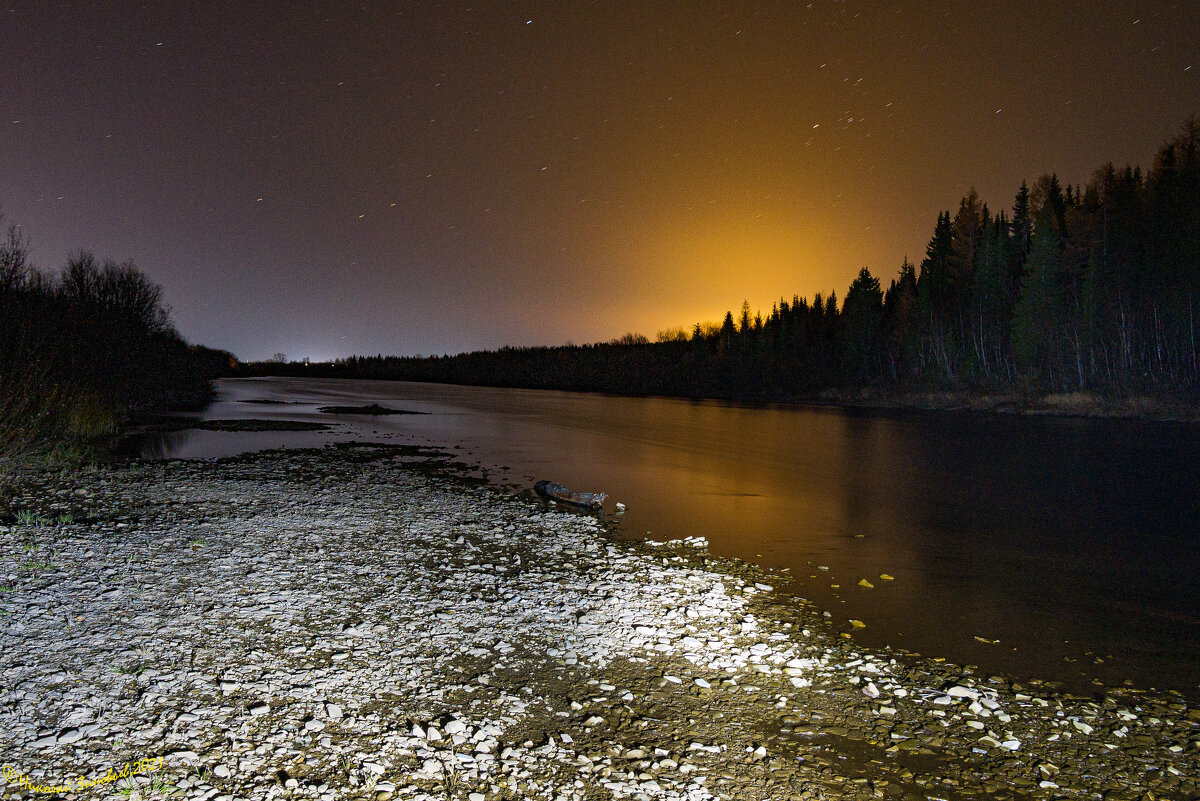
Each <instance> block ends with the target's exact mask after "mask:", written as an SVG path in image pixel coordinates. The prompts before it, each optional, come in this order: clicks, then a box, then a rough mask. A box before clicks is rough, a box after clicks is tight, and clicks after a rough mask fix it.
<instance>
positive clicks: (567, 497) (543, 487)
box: [533, 481, 608, 512]
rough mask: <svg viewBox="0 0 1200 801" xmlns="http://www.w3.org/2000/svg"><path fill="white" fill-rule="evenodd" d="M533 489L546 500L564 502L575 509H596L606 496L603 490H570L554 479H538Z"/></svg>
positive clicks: (592, 510) (590, 510)
mask: <svg viewBox="0 0 1200 801" xmlns="http://www.w3.org/2000/svg"><path fill="white" fill-rule="evenodd" d="M533 490H534V492H536V493H537V494H538V495H540V496H541V497H543V498H545V499H546V500H548V501H554V502H556V503H561V504H566V505H567V506H572V507H575V508H576V509H586V510H588V511H589V512H594V511H596V510H598V509H599V508H600V506H601V504H603V503H604V499H605V498H606V497H608V496H607V495H605V494H604V493H603V492H571V490H569V489H567V488H566V487H564V486H563V485H562V484H559V483H558V482H556V481H538V482H537V483H535V484H534V485H533Z"/></svg>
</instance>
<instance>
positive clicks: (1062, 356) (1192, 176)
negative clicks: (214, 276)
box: [250, 117, 1200, 403]
mask: <svg viewBox="0 0 1200 801" xmlns="http://www.w3.org/2000/svg"><path fill="white" fill-rule="evenodd" d="M1198 145H1200V118H1197V117H1193V118H1191V119H1190V120H1188V121H1187V122H1186V123H1185V124H1184V125H1183V126H1182V129H1181V131H1180V132H1179V134H1178V135H1177V136H1175V137H1174V138H1173V139H1172V140H1170V141H1169V142H1167V143H1166V144H1164V145H1163V146H1162V147H1161V148H1160V149H1159V151H1158V153H1157V155H1156V156H1155V159H1154V163H1153V165H1152V167H1151V168H1150V170H1149V171H1148V172H1146V173H1143V171H1142V170H1141V169H1140V168H1138V167H1116V166H1114V165H1113V164H1105V165H1104V166H1102V167H1100V168H1099V169H1097V170H1096V171H1095V173H1094V174H1093V176H1092V178H1091V180H1090V181H1088V182H1087V183H1086V184H1082V185H1076V186H1072V185H1070V184H1067V185H1065V186H1064V185H1063V184H1062V183H1061V182H1060V180H1059V179H1058V177H1057V176H1056V175H1053V174H1050V175H1043V176H1042V177H1041V178H1039V179H1038V180H1037V181H1035V182H1034V183H1033V184H1032V185H1028V184H1027V183H1022V184H1021V187H1020V188H1019V190H1018V191H1017V192H1016V194H1015V198H1014V200H1013V202H1012V206H1011V208H1010V209H1000V210H995V211H994V210H993V209H992V208H990V207H989V206H988V204H987V203H985V202H984V201H983V200H982V199H981V198H980V197H979V196H978V194H977V193H976V192H975V191H974V190H972V191H971V192H969V193H968V194H967V196H966V197H964V198H962V200H961V201H960V202H959V204H958V208H957V209H955V210H954V211H953V212H951V211H946V212H944V213H942V214H940V215H939V216H938V218H937V220H936V221H935V223H934V226H933V233H932V236H931V237H930V240H929V244H928V246H927V248H926V250H925V253H924V256H923V258H922V259H921V260H920V261H919V263H916V264H914V263H912V262H910V261H909V260H908V259H907V258H905V259H904V260H903V261H902V263H901V264H900V267H899V270H898V273H897V274H896V275H895V276H894V277H892V278H890V279H889V280H887V285H886V286H884V284H883V282H881V280H880V279H879V278H878V277H876V276H874V275H872V274H871V272H870V271H869V270H868V269H866V268H863V269H862V270H861V271H860V272H859V274H858V276H857V277H856V278H855V279H854V281H853V282H852V283H851V284H850V286H849V288H848V290H847V291H846V293H845V297H844V299H843V300H842V301H841V303H840V304H839V301H838V298H837V296H836V293H835V292H830V293H829V294H828V295H827V296H823V295H821V294H817V295H815V296H814V297H813V298H811V299H809V298H806V297H799V296H793V297H792V298H791V299H790V300H788V299H786V298H784V299H780V300H779V301H778V302H777V303H776V304H775V305H774V307H773V308H772V309H771V310H770V312H769V313H767V314H765V315H763V314H759V313H752V311H751V309H750V307H749V306H748V305H746V304H743V306H742V309H741V312H740V314H735V313H733V312H730V313H727V314H726V315H725V318H724V320H723V322H722V323H721V324H719V325H715V324H696V325H695V326H693V327H692V328H691V330H690V331H689V330H687V329H676V330H674V331H665V332H661V333H660V334H659V336H658V341H657V342H650V341H649V340H648V339H647V338H646V337H643V336H641V335H637V334H628V335H626V336H624V337H622V338H620V339H618V340H614V341H612V342H609V343H604V344H597V345H584V346H563V347H540V348H502V349H500V350H498V351H485V352H475V353H466V354H460V355H457V356H442V357H430V358H420V357H416V358H399V357H384V356H382V355H380V356H376V357H353V358H349V359H345V360H342V361H339V362H335V363H334V364H332V365H307V366H305V367H304V368H303V370H304V373H305V374H309V375H314V374H321V375H338V376H346V377H363V378H391V379H406V380H420V381H439V382H450V383H468V384H485V385H494V386H512V387H531V388H553V389H570V390H592V391H603V392H614V393H621V394H664V395H679V396H687V397H716V398H744V399H798V398H805V397H816V396H820V395H821V394H822V393H824V394H825V395H826V396H828V395H830V394H834V395H837V396H840V397H851V396H853V394H854V393H859V394H860V395H861V394H863V393H871V392H878V393H883V394H886V393H889V392H893V393H894V392H923V391H944V390H952V391H965V392H976V393H993V392H1000V393H1004V392H1007V393H1017V394H1020V395H1023V396H1026V397H1035V396H1042V395H1047V394H1053V393H1079V392H1083V393H1090V394H1094V395H1098V396H1102V397H1106V398H1128V397H1134V396H1140V397H1151V398H1156V399H1160V400H1170V401H1175V402H1185V403H1194V402H1195V400H1196V398H1197V394H1198V393H1197V391H1198V390H1200V381H1198V378H1197V376H1198V374H1200V373H1198V369H1197V368H1198V367H1200V353H1198V348H1200V341H1198V338H1200V331H1198V330H1197V328H1198V326H1200V319H1197V318H1198V317H1200V154H1198V152H1197V148H1198ZM296 367H297V366H288V365H282V364H257V365H252V366H250V370H251V372H254V373H256V374H264V373H295V372H296Z"/></svg>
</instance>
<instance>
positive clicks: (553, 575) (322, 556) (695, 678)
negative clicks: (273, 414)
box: [0, 446, 1200, 801]
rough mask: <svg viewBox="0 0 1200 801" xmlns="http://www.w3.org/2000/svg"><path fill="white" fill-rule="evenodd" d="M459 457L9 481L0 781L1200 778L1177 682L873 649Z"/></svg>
mask: <svg viewBox="0 0 1200 801" xmlns="http://www.w3.org/2000/svg"><path fill="white" fill-rule="evenodd" d="M452 472H453V471H452V470H450V469H449V466H448V465H447V464H446V462H445V460H444V459H440V458H438V457H436V456H434V455H432V454H430V453H429V452H426V451H421V450H420V449H415V448H411V447H404V446H397V447H384V446H344V447H330V448H325V449H322V450H316V451H276V452H268V453H262V454H254V455H249V456H243V457H238V458H234V459H227V460H220V461H215V462H180V461H173V462H156V463H137V462H135V463H131V464H128V465H115V466H97V467H91V468H87V469H84V470H78V471H73V472H70V473H62V474H59V473H49V472H45V471H42V472H38V471H30V472H26V473H18V474H15V475H11V476H7V477H5V479H4V481H5V482H6V484H5V486H3V487H0V521H3V523H4V525H0V764H2V765H3V766H4V775H3V777H2V782H3V783H2V784H0V788H2V789H3V795H4V797H5V798H43V799H44V798H111V797H120V796H125V797H132V798H165V797H175V798H189V799H205V800H207V799H218V800H219V801H225V800H227V799H265V798H305V799H308V798H312V799H343V798H356V799H358V798H361V799H375V800H376V801H387V799H425V800H427V801H432V800H433V799H439V800H442V801H444V800H445V799H463V800H464V801H485V800H489V801H490V800H491V799H526V798H530V799H535V798H536V799H552V800H554V801H559V800H566V799H572V800H573V799H609V798H615V799H625V798H629V799H688V800H689V801H703V800H704V799H860V798H861V799H865V798H897V799H946V800H947V801H951V799H974V798H1035V799H1038V798H1046V799H1052V798H1068V799H1084V798H1087V799H1099V798H1103V799H1142V798H1145V799H1152V798H1181V799H1185V798H1196V797H1198V796H1200V782H1198V780H1197V777H1198V776H1200V710H1197V709H1192V708H1189V707H1188V706H1187V705H1186V704H1185V703H1184V701H1183V699H1182V697H1180V696H1176V695H1173V694H1169V693H1147V692H1139V691H1135V690H1133V689H1115V690H1109V691H1107V692H1106V693H1105V694H1103V695H1098V696H1096V697H1079V696H1071V695H1066V694H1063V693H1061V692H1057V691H1056V690H1055V689H1054V688H1053V687H1051V686H1050V685H1046V684H1041V683H1038V682H1015V681H1013V680H1010V679H1007V678H1004V677H999V676H988V675H983V674H979V673H978V672H977V671H974V670H972V669H971V668H970V667H968V666H955V665H950V664H947V663H940V662H937V661H935V660H926V659H919V658H914V657H911V656H904V657H903V658H901V656H900V655H897V654H892V653H889V652H886V651H884V652H871V651H867V650H864V649H862V648H861V647H859V646H857V645H856V644H855V643H854V642H853V640H851V639H845V638H843V637H841V636H839V635H838V633H837V632H836V630H835V626H834V625H832V622H831V621H830V620H829V619H828V618H827V617H826V616H824V615H823V614H822V613H821V612H819V611H818V610H816V609H814V608H813V607H811V606H810V605H808V604H806V603H804V602H803V601H799V600H798V599H796V598H794V597H791V596H790V595H788V594H786V593H779V592H776V591H775V587H776V586H777V585H778V584H779V582H780V581H781V580H782V579H781V577H779V576H769V575H767V574H765V573H762V572H761V571H758V570H757V569H756V568H754V567H752V566H750V565H746V564H742V563H736V562H727V561H721V560H716V559H712V558H709V556H708V555H707V553H706V551H705V548H704V543H703V541H700V540H684V541H678V542H673V543H666V544H660V545H655V544H652V543H628V542H623V541H619V540H617V539H616V538H614V537H612V536H611V535H610V534H609V532H607V531H606V530H605V528H604V526H603V524H602V523H601V522H600V521H598V520H597V519H595V518H592V517H588V516H583V515H575V514H569V513H563V512H558V511H555V510H553V509H548V508H547V507H545V506H544V505H541V504H538V503H536V502H534V501H532V500H530V499H529V498H527V497H523V496H519V495H513V494H511V493H508V492H505V491H503V490H500V489H496V488H490V487H482V486H476V485H473V484H471V483H470V482H467V481H464V480H461V479H458V478H456V477H455V476H453V475H452V474H451V473H452ZM837 622H838V623H844V621H837ZM122 774H124V775H122Z"/></svg>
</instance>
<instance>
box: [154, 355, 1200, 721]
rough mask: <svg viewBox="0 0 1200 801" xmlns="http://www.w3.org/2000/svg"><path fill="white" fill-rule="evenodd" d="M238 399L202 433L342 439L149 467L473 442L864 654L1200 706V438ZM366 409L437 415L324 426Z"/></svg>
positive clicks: (475, 457) (697, 414) (516, 399)
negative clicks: (751, 578) (785, 579)
mask: <svg viewBox="0 0 1200 801" xmlns="http://www.w3.org/2000/svg"><path fill="white" fill-rule="evenodd" d="M219 389H220V392H219V396H218V400H217V402H216V403H214V404H213V405H212V406H211V407H209V409H207V410H206V411H205V412H204V415H203V416H204V417H205V418H206V419H233V418H251V417H252V418H255V419H268V420H269V419H277V420H299V421H311V422H323V423H334V424H335V426H334V428H333V430H331V431H320V432H290V431H289V432H284V431H281V432H272V431H255V432H238V433H228V432H215V431H185V432H176V433H173V434H167V435H162V437H161V438H159V439H158V440H157V441H155V442H153V443H148V444H146V445H145V446H144V450H143V455H146V456H150V457H154V456H158V457H174V458H208V457H216V456H224V455H231V454H233V453H237V452H241V451H246V450H259V449H266V448H276V447H314V446H320V445H322V444H324V443H328V442H334V441H346V440H367V441H382V442H404V443H416V444H426V443H428V444H434V445H442V446H448V447H452V448H453V447H456V446H457V447H459V448H460V449H461V450H460V451H459V452H460V453H461V454H462V458H463V460H464V461H467V462H471V463H475V464H478V465H479V467H480V468H481V470H483V469H486V470H487V478H489V480H491V481H494V482H496V483H501V484H512V485H515V486H522V487H528V486H530V485H531V484H532V482H533V480H535V479H540V478H550V479H553V480H557V481H560V482H562V483H564V484H566V485H568V486H570V487H571V488H572V489H581V490H603V491H606V492H608V493H609V501H608V503H607V504H606V511H607V513H608V514H609V515H610V516H611V515H612V512H613V508H614V507H613V504H614V502H616V501H620V502H623V503H625V504H627V506H628V511H627V512H626V513H625V514H624V515H621V516H619V517H618V519H619V520H620V521H621V528H622V531H623V533H624V535H625V536H630V537H644V536H647V532H649V535H648V536H650V537H651V538H653V539H664V540H665V539H675V538H680V537H687V536H703V537H705V538H707V539H708V540H709V542H710V543H711V549H712V551H713V553H714V554H716V555H721V556H734V557H739V558H743V559H747V560H749V561H753V562H756V563H759V564H762V565H764V566H766V567H769V568H773V569H776V570H781V571H787V572H788V573H790V574H791V575H792V576H793V577H794V579H795V580H794V581H793V582H792V584H791V585H790V589H791V590H792V591H794V592H796V593H798V594H800V595H802V596H804V597H806V598H809V599H811V600H813V601H814V602H815V603H816V604H817V605H818V606H819V607H820V608H822V609H824V610H826V611H828V612H829V613H830V614H831V616H832V618H833V622H834V624H835V625H836V626H839V627H841V628H842V629H843V630H845V631H846V632H848V633H852V636H853V637H854V639H855V640H857V641H860V642H862V643H864V644H865V645H869V646H873V647H880V646H885V645H886V646H891V647H893V648H903V649H908V650H912V651H919V652H921V653H923V654H925V655H927V656H940V657H946V658H947V659H950V660H951V661H954V662H960V663H970V664H976V665H979V666H980V668H981V669H982V670H984V671H988V672H1004V673H1008V674H1013V675H1017V676H1030V675H1034V676H1039V677H1041V678H1045V679H1050V680H1057V681H1062V682H1064V683H1066V684H1067V685H1068V686H1069V687H1071V688H1073V689H1076V690H1086V689H1089V688H1092V687H1093V686H1094V685H1093V681H1100V682H1103V683H1106V684H1118V683H1120V682H1121V681H1122V680H1124V679H1129V680H1131V681H1132V682H1133V683H1134V684H1135V685H1137V686H1140V687H1157V688H1160V689H1176V690H1180V691H1182V692H1184V693H1186V694H1187V695H1189V696H1190V697H1192V698H1197V697H1198V696H1200V687H1198V685H1197V679H1196V677H1197V676H1200V555H1198V554H1200V552H1198V550H1197V549H1196V547H1195V546H1196V541H1197V538H1198V537H1200V470H1197V468H1196V465H1197V462H1198V461H1200V460H1198V458H1197V457H1200V428H1197V427H1196V426H1192V425H1175V424H1170V423H1142V422H1133V421H1107V420H1079V419H1029V418H1024V417H1015V416H1014V417H1010V416H1005V415H977V414H966V413H947V412H897V411H866V410H839V409H826V408H803V407H801V408H796V407H766V408H759V407H743V406H734V405H728V404H721V403H713V402H690V401H683V400H674V399H662V398H649V399H643V398H617V397H608V396H601V395H587V394H572V393H558V392H540V391H530V390H506V389H494V388H480V387H455V386H447V385H433V384H411V383H390V382H371V381H337V380H311V381H310V380H303V379H240V380H227V381H223V382H221V384H220V388H219ZM252 401H254V402H252ZM263 401H275V402H269V403H264V402H263ZM371 403H377V404H379V405H381V406H385V407H389V408H397V409H404V410H408V411H420V412H428V414H423V415H394V416H385V417H382V416H359V415H331V414H325V413H321V412H318V411H317V409H318V407H320V406H326V405H331V404H343V405H362V404H371ZM881 575H887V576H890V577H892V578H891V579H890V580H889V579H884V578H881ZM861 581H866V582H867V583H869V584H871V585H872V586H870V587H867V586H863V585H861V584H860V582H861ZM851 620H859V621H862V622H863V623H865V624H866V625H865V627H864V628H856V627H854V626H852V624H851V623H850V621H851Z"/></svg>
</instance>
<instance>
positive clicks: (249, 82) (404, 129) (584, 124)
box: [0, 0, 1200, 359]
mask: <svg viewBox="0 0 1200 801" xmlns="http://www.w3.org/2000/svg"><path fill="white" fill-rule="evenodd" d="M0 13H2V17H0V52H2V53H3V57H2V58H0V107H2V109H3V116H2V117H0V208H2V209H3V212H4V214H5V217H6V221H8V222H17V223H20V224H21V225H22V227H23V229H24V231H25V232H26V234H27V235H28V236H29V237H30V238H31V240H32V242H33V246H34V257H35V261H36V262H37V263H38V264H39V265H40V266H41V267H43V268H44V269H52V270H58V269H60V268H61V266H62V265H63V263H64V262H65V260H66V256H67V254H68V253H69V252H70V251H73V250H76V249H78V248H81V247H84V248H88V249H91V250H93V251H95V253H96V254H97V255H98V256H102V257H111V258H114V259H117V260H124V259H133V260H134V261H135V262H136V263H137V264H138V265H139V266H140V267H142V268H143V269H144V270H145V271H146V272H147V273H148V274H149V275H150V276H151V277H152V278H153V279H154V280H155V281H157V282H159V283H161V284H162V285H163V287H164V289H165V293H166V296H167V299H168V301H169V302H170V304H171V305H172V307H173V309H174V315H173V319H174V320H175V323H176V325H177V326H178V328H179V329H180V331H181V333H182V334H183V335H184V336H185V337H187V338H188V339H190V340H192V341H196V342H202V343H204V344H207V345H211V346H214V347H221V348H228V349H230V350H232V351H233V352H234V353H236V354H237V355H238V356H240V357H242V358H247V359H255V358H263V357H267V356H270V355H271V354H272V353H274V352H276V351H282V352H285V353H287V354H288V355H289V356H290V357H292V358H300V357H303V356H310V357H312V358H314V359H325V358H330V357H334V356H342V355H349V354H353V353H376V352H380V351H381V352H384V353H403V354H411V353H430V352H438V353H440V352H457V351H460V350H464V349H474V348H481V347H496V346H499V345H503V344H542V343H561V342H565V341H568V340H572V341H575V342H588V341H596V340H602V339H610V338H612V337H615V336H618V335H620V334H622V333H625V332H627V331H640V332H642V333H645V334H647V335H649V336H651V337H653V336H654V334H655V332H656V331H657V330H659V329H661V328H665V327H667V326H672V325H690V324H691V323H693V322H696V321H698V320H710V319H717V318H719V317H720V316H721V315H722V314H723V313H724V311H725V310H726V309H729V308H736V307H738V306H740V305H741V302H742V300H743V299H748V300H749V301H750V303H751V305H752V306H754V307H756V308H761V309H763V310H764V311H765V310H769V309H770V306H771V303H772V301H774V300H776V299H777V298H779V297H780V296H781V295H786V296H787V297H789V298H790V297H791V295H792V294H793V293H799V294H802V295H808V296H811V295H812V294H813V293H815V292H824V293H828V291H829V290H831V289H834V290H836V291H837V292H838V294H839V296H841V295H844V293H845V289H846V286H847V285H848V283H849V282H850V280H851V279H852V278H853V276H854V274H855V273H856V272H857V271H858V269H859V268H860V267H862V266H864V265H865V266H868V267H870V268H871V270H872V271H873V272H875V274H876V275H879V276H881V277H882V279H883V281H884V283H885V285H886V283H887V281H888V280H890V278H891V277H893V275H894V274H895V272H896V270H897V268H898V267H899V265H900V261H901V259H902V258H903V257H904V256H905V255H906V254H907V255H908V256H909V257H910V258H913V259H914V260H919V258H920V257H921V255H922V254H923V251H924V246H925V244H926V242H927V240H928V238H929V235H930V233H931V232H932V227H933V222H934V219H935V217H936V215H937V213H938V211H940V210H942V209H952V208H956V207H957V204H958V200H959V198H960V197H961V196H962V195H963V194H964V193H965V192H966V191H967V190H968V189H969V188H970V187H971V186H972V185H974V186H976V187H977V188H978V189H979V191H980V193H981V194H982V195H983V197H984V198H985V199H986V200H987V201H988V202H989V203H990V204H991V207H992V208H993V210H998V209H999V208H1008V207H1010V206H1011V203H1012V198H1013V195H1014V194H1015V192H1016V189H1017V187H1018V186H1019V185H1020V182H1021V180H1022V179H1027V180H1029V181H1030V182H1032V181H1033V180H1034V179H1036V178H1037V176H1038V175H1039V174H1041V173H1043V172H1049V171H1057V172H1058V173H1059V175H1060V177H1061V178H1062V179H1063V180H1064V181H1065V182H1072V183H1074V182H1081V181H1086V180H1087V179H1088V177H1089V176H1090V175H1091V172H1092V170H1093V169H1094V168H1095V167H1097V166H1099V165H1100V164H1101V163H1103V162H1105V161H1110V160H1111V161H1114V162H1116V163H1118V164H1121V165H1123V164H1125V163H1133V164H1141V165H1144V166H1148V165H1149V162H1150V159H1151V157H1152V156H1153V153H1154V151H1155V150H1156V149H1157V147H1158V146H1159V145H1160V144H1161V142H1162V141H1163V140H1165V139H1166V138H1168V137H1169V136H1171V135H1172V134H1174V133H1175V131H1176V130H1177V129H1178V126H1179V124H1180V123H1181V122H1182V121H1183V119H1184V118H1185V117H1186V116H1187V115H1188V114H1190V113H1193V112H1196V111H1200V2H1197V1H1196V0H1187V2H1157V3H1136V2H1112V3H1107V2H1105V3H1101V2H1094V0H1086V1H1084V0H1065V1H1064V2H1002V1H997V2H990V3H972V2H961V0H960V1H958V2H952V1H950V0H946V1H945V2H927V3H901V2H873V3H868V2H853V0H846V1H845V2H829V0H814V2H812V3H807V2H796V3H765V2H764V3H749V2H739V3H735V2H726V3H719V2H698V1H694V0H691V1H688V2H670V3H660V2H615V1H614V2H583V0H571V1H570V2H560V3H548V2H513V3H466V2H442V3H432V2H398V3H382V2H379V3H362V2H359V3H353V4H351V3H345V2H327V3H311V2H253V1H252V0H251V1H250V2H200V3H194V4H190V3H147V4H143V5H141V6H137V5H135V4H133V3H126V2H92V3H71V2H45V1H44V0H36V1H34V2H4V0H0Z"/></svg>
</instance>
